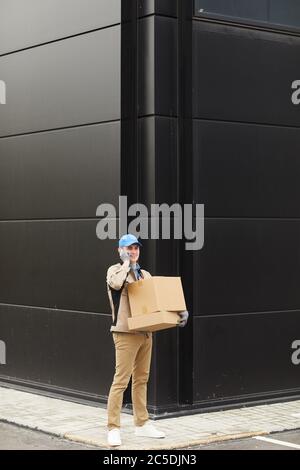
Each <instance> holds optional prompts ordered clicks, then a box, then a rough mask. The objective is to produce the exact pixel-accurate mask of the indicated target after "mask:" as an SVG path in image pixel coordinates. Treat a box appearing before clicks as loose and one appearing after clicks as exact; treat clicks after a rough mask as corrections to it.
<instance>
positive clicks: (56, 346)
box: [0, 303, 114, 401]
mask: <svg viewBox="0 0 300 470" xmlns="http://www.w3.org/2000/svg"><path fill="white" fill-rule="evenodd" d="M109 328H110V317H109V316H107V315H97V314H86V313H80V312H72V311H62V310H51V309H39V308H30V307H26V308H25V307H18V306H12V305H3V304H1V303H0V331H1V339H2V340H4V341H5V343H6V353H7V357H6V364H5V365H0V380H2V379H7V378H9V379H10V380H12V381H15V382H16V383H18V384H20V385H23V384H24V383H27V384H28V385H32V386H37V387H40V388H42V389H43V388H45V389H46V390H48V391H52V392H61V393H66V394H67V395H69V396H70V395H73V396H74V395H75V396H77V397H84V398H91V399H93V398H94V399H96V398H97V401H99V399H100V398H103V397H106V396H107V395H108V391H109V387H110V385H111V380H112V376H113V373H114V348H113V342H112V338H111V334H110V332H109Z"/></svg>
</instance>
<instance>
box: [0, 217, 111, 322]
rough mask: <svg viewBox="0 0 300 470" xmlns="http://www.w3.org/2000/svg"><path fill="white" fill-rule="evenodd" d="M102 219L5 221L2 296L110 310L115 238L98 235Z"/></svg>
mask: <svg viewBox="0 0 300 470" xmlns="http://www.w3.org/2000/svg"><path fill="white" fill-rule="evenodd" d="M97 222H98V221H97V219H94V220H72V219H69V220H48V221H34V220H33V221H24V222H23V221H15V222H0V259H1V263H0V302H2V303H9V304H18V305H27V306H38V307H39V306H40V307H50V308H55V309H68V310H80V311H84V312H85V311H90V312H100V313H107V314H109V315H110V307H109V303H108V298H107V292H106V271H107V268H108V266H110V265H111V264H114V263H118V260H119V258H118V253H117V243H116V241H115V240H106V241H100V240H99V239H98V238H97V237H96V226H97Z"/></svg>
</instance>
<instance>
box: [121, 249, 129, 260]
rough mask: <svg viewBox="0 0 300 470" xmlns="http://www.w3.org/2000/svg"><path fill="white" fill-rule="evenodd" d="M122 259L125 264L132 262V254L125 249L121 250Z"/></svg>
mask: <svg viewBox="0 0 300 470" xmlns="http://www.w3.org/2000/svg"><path fill="white" fill-rule="evenodd" d="M120 258H121V260H122V261H123V262H124V263H125V261H130V254H129V252H128V251H127V250H125V249H124V248H122V249H121V250H120Z"/></svg>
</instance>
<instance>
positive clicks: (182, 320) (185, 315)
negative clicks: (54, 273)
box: [178, 310, 189, 328]
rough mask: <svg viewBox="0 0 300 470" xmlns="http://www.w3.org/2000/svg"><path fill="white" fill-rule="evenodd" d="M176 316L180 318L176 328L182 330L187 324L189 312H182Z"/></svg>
mask: <svg viewBox="0 0 300 470" xmlns="http://www.w3.org/2000/svg"><path fill="white" fill-rule="evenodd" d="M178 315H179V316H180V320H179V323H178V326H180V327H181V328H183V327H184V326H185V325H186V324H187V321H188V318H189V312H188V311H187V310H184V311H183V312H178Z"/></svg>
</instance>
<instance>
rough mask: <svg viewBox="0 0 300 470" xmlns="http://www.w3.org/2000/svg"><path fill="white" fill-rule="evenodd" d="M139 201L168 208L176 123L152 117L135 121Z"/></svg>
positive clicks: (173, 182) (173, 194)
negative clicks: (138, 156)
mask: <svg viewBox="0 0 300 470" xmlns="http://www.w3.org/2000/svg"><path fill="white" fill-rule="evenodd" d="M139 144H140V147H139V154H140V155H141V180H142V184H141V199H142V202H143V204H146V205H147V207H149V208H150V205H151V204H162V203H167V204H169V205H172V204H173V203H174V202H176V201H177V200H178V196H177V185H176V183H177V172H178V165H177V122H176V119H174V118H168V117H161V116H154V117H146V118H142V119H140V120H139Z"/></svg>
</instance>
